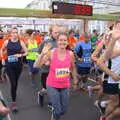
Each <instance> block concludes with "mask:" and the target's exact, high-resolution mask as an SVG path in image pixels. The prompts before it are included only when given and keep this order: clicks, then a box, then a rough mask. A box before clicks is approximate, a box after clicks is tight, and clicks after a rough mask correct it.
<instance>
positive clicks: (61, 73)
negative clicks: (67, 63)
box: [55, 68, 70, 78]
mask: <svg viewBox="0 0 120 120" xmlns="http://www.w3.org/2000/svg"><path fill="white" fill-rule="evenodd" d="M55 72H56V77H57V78H63V77H68V76H69V74H70V70H69V68H58V69H56V71H55Z"/></svg>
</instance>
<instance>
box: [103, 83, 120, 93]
mask: <svg viewBox="0 0 120 120" xmlns="http://www.w3.org/2000/svg"><path fill="white" fill-rule="evenodd" d="M103 93H105V94H120V88H119V84H118V83H114V84H113V83H108V82H107V81H104V82H103Z"/></svg>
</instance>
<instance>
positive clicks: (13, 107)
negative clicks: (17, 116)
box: [11, 102, 18, 113]
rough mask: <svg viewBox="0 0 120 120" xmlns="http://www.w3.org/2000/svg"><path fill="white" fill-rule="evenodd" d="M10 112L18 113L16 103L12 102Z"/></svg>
mask: <svg viewBox="0 0 120 120" xmlns="http://www.w3.org/2000/svg"><path fill="white" fill-rule="evenodd" d="M11 109H12V112H14V113H17V112H18V107H17V104H16V102H12V108H11Z"/></svg>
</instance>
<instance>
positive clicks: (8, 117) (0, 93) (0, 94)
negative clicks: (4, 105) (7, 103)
mask: <svg viewBox="0 0 120 120" xmlns="http://www.w3.org/2000/svg"><path fill="white" fill-rule="evenodd" d="M0 96H1V98H2V99H3V100H4V97H3V94H2V92H1V91H0ZM7 119H8V120H12V119H11V117H10V114H8V115H7Z"/></svg>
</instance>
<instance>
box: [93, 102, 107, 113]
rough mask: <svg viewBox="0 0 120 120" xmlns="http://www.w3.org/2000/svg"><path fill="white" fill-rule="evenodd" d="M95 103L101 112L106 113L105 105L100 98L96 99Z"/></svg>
mask: <svg viewBox="0 0 120 120" xmlns="http://www.w3.org/2000/svg"><path fill="white" fill-rule="evenodd" d="M94 105H95V106H96V107H97V108H98V109H99V111H100V113H101V114H105V107H102V106H101V104H100V102H99V101H98V100H96V101H95V103H94Z"/></svg>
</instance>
